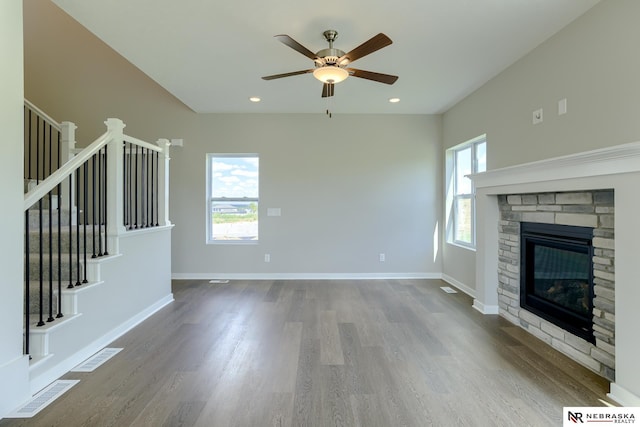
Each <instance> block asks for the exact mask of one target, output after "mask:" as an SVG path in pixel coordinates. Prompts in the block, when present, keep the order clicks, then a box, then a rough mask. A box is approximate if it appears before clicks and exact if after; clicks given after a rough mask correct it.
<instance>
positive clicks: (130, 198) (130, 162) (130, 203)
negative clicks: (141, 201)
mask: <svg viewBox="0 0 640 427" xmlns="http://www.w3.org/2000/svg"><path fill="white" fill-rule="evenodd" d="M132 199H133V144H131V143H129V201H128V203H129V230H131V229H133V222H134V218H133V200H132Z"/></svg>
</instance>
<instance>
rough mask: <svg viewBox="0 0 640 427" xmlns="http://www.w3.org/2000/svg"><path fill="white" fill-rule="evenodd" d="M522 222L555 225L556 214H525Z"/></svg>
mask: <svg viewBox="0 0 640 427" xmlns="http://www.w3.org/2000/svg"><path fill="white" fill-rule="evenodd" d="M522 221H525V222H541V223H544V224H553V223H555V214H554V213H553V212H524V213H523V214H522Z"/></svg>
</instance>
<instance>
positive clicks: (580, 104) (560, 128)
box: [443, 0, 640, 288]
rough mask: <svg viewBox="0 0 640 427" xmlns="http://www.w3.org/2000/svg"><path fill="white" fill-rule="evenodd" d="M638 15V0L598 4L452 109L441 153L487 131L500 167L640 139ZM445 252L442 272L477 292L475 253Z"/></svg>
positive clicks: (493, 162)
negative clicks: (562, 110)
mask: <svg viewBox="0 0 640 427" xmlns="http://www.w3.org/2000/svg"><path fill="white" fill-rule="evenodd" d="M639 16H640V2H638V1H636V0H610V1H603V2H600V3H599V4H598V5H596V6H595V7H594V8H592V9H591V10H589V11H588V12H587V13H586V14H584V15H583V16H581V17H580V18H578V19H577V20H575V21H574V22H573V23H571V24H570V25H568V26H567V27H565V28H564V29H563V30H562V31H560V32H559V33H557V34H556V35H555V36H553V37H552V38H550V39H549V40H547V41H546V42H545V43H543V44H541V45H540V46H539V47H538V48H536V49H535V50H533V51H532V52H531V53H530V54H528V55H526V56H525V57H523V58H522V59H521V60H519V61H518V62H516V63H515V64H513V65H512V66H511V67H509V68H508V69H506V70H505V71H504V72H502V73H501V74H500V75H498V76H497V77H495V78H494V79H492V80H491V81H490V82H488V83H487V84H486V85H484V86H483V87H481V88H480V89H478V90H477V91H476V92H474V93H473V94H472V95H470V96H469V97H467V98H466V99H465V100H463V101H462V102H460V103H458V104H457V105H456V106H455V107H453V108H451V109H450V110H449V111H447V112H446V113H445V114H444V117H443V136H444V140H443V141H444V148H445V149H447V148H449V147H452V146H455V145H457V144H459V143H461V142H464V141H466V140H468V139H470V138H473V137H475V136H477V135H481V134H483V133H486V134H487V152H488V154H487V158H488V161H487V163H488V169H496V168H500V167H505V166H511V165H516V164H520V163H525V162H530V161H535V160H540V159H544V158H550V157H556V156H560V155H565V154H571V153H577V152H581V151H587V150H591V149H596V148H600V147H606V146H612V145H618V144H623V143H628V142H634V141H638V140H640V120H638V117H640V84H638V81H639V80H638V76H639V75H640V55H638V40H640V26H638V24H637V19H638V17H639ZM563 98H567V100H568V113H567V114H566V115H562V116H560V115H558V114H557V112H558V110H557V108H558V107H557V102H558V101H559V100H560V99H563ZM538 108H543V109H544V121H543V122H542V123H541V124H538V125H535V126H534V125H533V124H532V112H533V111H534V110H536V109H538ZM443 254H444V258H443V272H444V273H445V274H446V275H448V276H450V277H452V278H453V279H455V280H457V281H459V282H461V283H463V284H465V285H467V286H469V287H470V288H474V287H475V283H474V281H475V278H474V277H475V276H474V271H475V252H473V251H469V250H466V249H461V248H459V247H456V246H453V245H449V244H445V245H444V247H443Z"/></svg>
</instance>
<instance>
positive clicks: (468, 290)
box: [442, 273, 476, 298]
mask: <svg viewBox="0 0 640 427" xmlns="http://www.w3.org/2000/svg"><path fill="white" fill-rule="evenodd" d="M442 280H444V281H445V282H447V283H448V284H450V285H452V286H455V287H456V288H458V289H460V290H461V291H462V292H464V293H465V294H467V295H469V296H470V297H471V298H475V297H476V290H475V289H473V288H470V287H469V286H467V285H465V284H464V283H462V282H460V281H458V280H456V279H454V278H453V277H451V276H449V275H447V274H444V273H443V274H442Z"/></svg>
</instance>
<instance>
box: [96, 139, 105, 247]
mask: <svg viewBox="0 0 640 427" xmlns="http://www.w3.org/2000/svg"><path fill="white" fill-rule="evenodd" d="M102 151H105V152H106V149H100V151H98V256H102V255H104V254H103V253H102V209H103V207H102V186H103V185H104V177H103V176H102V161H103V157H102V156H103V153H102Z"/></svg>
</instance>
